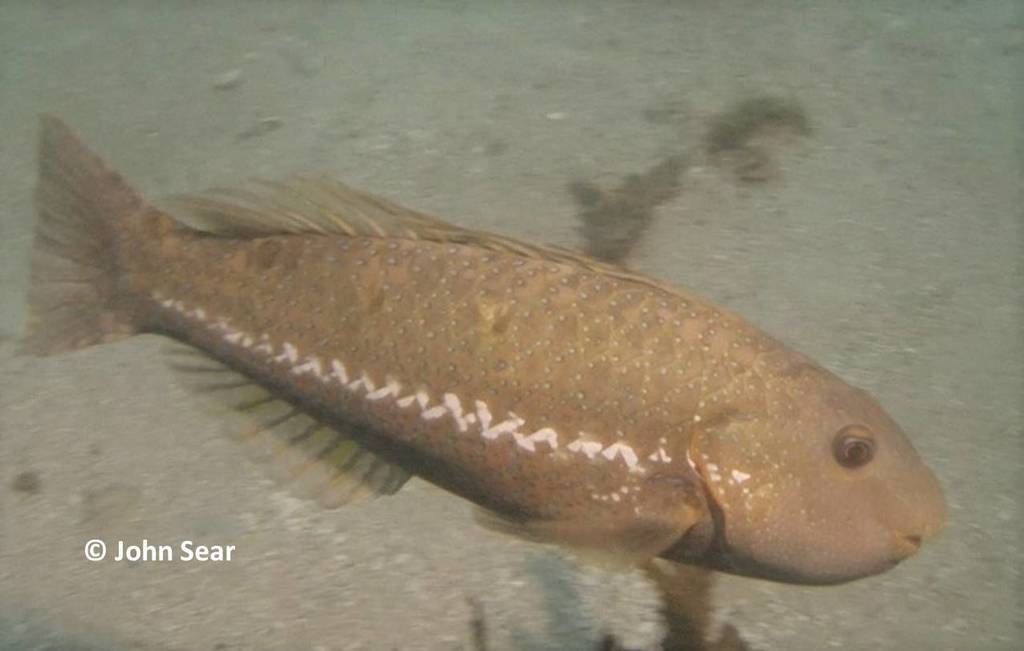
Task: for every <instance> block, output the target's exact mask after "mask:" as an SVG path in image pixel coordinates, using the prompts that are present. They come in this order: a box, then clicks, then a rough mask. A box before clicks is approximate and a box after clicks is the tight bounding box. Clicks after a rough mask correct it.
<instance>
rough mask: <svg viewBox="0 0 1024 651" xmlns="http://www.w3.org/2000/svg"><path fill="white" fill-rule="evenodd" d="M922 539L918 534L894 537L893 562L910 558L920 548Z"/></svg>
mask: <svg viewBox="0 0 1024 651" xmlns="http://www.w3.org/2000/svg"><path fill="white" fill-rule="evenodd" d="M923 541H924V539H923V538H922V537H921V536H918V535H902V536H899V537H897V538H896V556H895V559H894V561H893V564H894V565H895V564H896V563H899V562H900V561H902V560H904V559H906V558H910V557H911V556H913V555H914V554H916V553H917V552H918V551H919V550H920V549H921V543H922V542H923Z"/></svg>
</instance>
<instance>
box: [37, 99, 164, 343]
mask: <svg viewBox="0 0 1024 651" xmlns="http://www.w3.org/2000/svg"><path fill="white" fill-rule="evenodd" d="M41 126H42V129H41V132H40V139H39V180H38V185H37V187H36V194H35V201H36V223H35V238H34V243H33V247H32V270H31V281H30V282H31V284H30V288H29V319H28V328H27V332H26V335H25V337H24V339H23V342H22V344H23V347H24V349H25V350H26V351H27V352H30V353H33V354H36V355H52V354H55V353H59V352H64V351H69V350H76V349H79V348H84V347H86V346H91V345H93V344H98V343H104V342H108V341H113V340H116V339H121V338H123V337H126V336H129V335H131V334H133V333H135V332H137V331H138V327H137V326H136V323H137V320H136V319H134V318H133V315H132V310H131V306H130V301H128V300H126V296H125V291H124V289H123V287H124V285H125V282H124V281H125V269H124V264H123V259H124V258H125V257H126V256H125V255H124V254H125V252H126V251H127V250H128V247H130V246H131V244H132V240H133V239H134V237H137V235H136V234H137V233H138V231H139V228H138V227H139V226H140V224H141V223H142V222H144V221H146V220H149V221H150V222H152V221H153V220H154V219H165V220H166V219H169V218H168V217H166V216H163V215H161V214H160V213H158V212H157V211H156V210H155V209H152V208H150V207H149V206H148V204H147V203H146V202H145V201H144V200H143V199H142V197H141V196H139V195H138V194H137V193H136V192H135V191H134V190H133V189H132V188H131V187H129V185H128V184H127V183H126V182H125V180H124V179H123V178H122V177H121V176H120V175H119V174H117V173H116V172H114V171H113V170H111V169H110V168H109V167H108V166H107V165H106V164H105V163H104V162H103V161H102V160H101V159H100V158H99V157H98V156H96V155H95V154H93V153H92V152H91V151H89V149H88V148H87V147H86V146H85V145H84V144H83V143H82V142H81V141H80V140H79V139H78V138H77V137H76V136H75V134H74V133H72V131H71V130H70V129H69V128H68V127H67V125H65V124H64V123H63V122H62V121H61V120H59V119H58V118H55V117H51V116H43V117H42V125H41Z"/></svg>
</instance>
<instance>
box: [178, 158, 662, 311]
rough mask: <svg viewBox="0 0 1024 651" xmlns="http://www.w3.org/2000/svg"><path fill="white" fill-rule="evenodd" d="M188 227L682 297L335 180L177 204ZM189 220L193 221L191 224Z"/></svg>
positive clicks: (608, 267) (215, 192) (262, 185)
mask: <svg viewBox="0 0 1024 651" xmlns="http://www.w3.org/2000/svg"><path fill="white" fill-rule="evenodd" d="M171 201H172V203H173V207H177V208H180V211H175V212H179V213H180V212H184V213H185V215H184V216H185V217H186V219H185V221H186V222H188V223H189V224H190V225H192V226H194V227H196V228H198V229H199V230H202V231H204V232H207V233H211V234H214V235H221V236H225V237H243V238H244V237H264V236H269V235H280V234H299V233H319V234H325V235H326V234H332V235H347V236H349V237H382V238H388V237H390V238H402V239H413V240H425V241H430V242H440V243H446V244H447V243H451V244H466V245H471V246H476V247H480V248H483V249H488V250H492V251H502V252H506V253H513V254H515V255H521V256H523V257H528V258H534V259H539V260H550V261H552V262H559V263H566V264H571V265H573V266H577V267H581V268H584V269H587V270H590V271H597V272H600V273H604V274H608V275H611V276H615V277H618V278H622V279H625V280H630V281H634V282H640V283H643V284H645V285H649V286H654V287H658V288H661V289H663V290H666V291H672V292H675V291H676V290H674V289H672V288H670V287H668V286H666V285H662V284H660V283H658V282H656V281H654V280H653V279H651V278H648V277H646V276H642V275H639V274H634V273H631V272H629V271H627V270H626V269H623V268H622V267H619V266H616V265H612V264H607V263H604V262H601V261H599V260H595V259H593V258H590V257H588V256H586V255H583V254H580V253H577V252H575V251H570V250H568V249H564V248H561V247H558V246H551V245H538V244H530V243H527V242H522V241H520V240H516V239H514V238H511V237H505V236H502V235H496V234H494V233H487V232H484V231H477V230H472V229H468V228H462V227H460V226H456V225H454V224H449V223H448V222H445V221H443V220H441V219H439V218H437V217H433V216H431V215H427V214H425V213H421V212H418V211H415V210H412V209H409V208H406V207H404V206H401V205H399V204H397V203H394V202H392V201H388V200H387V199H384V198H382V197H378V196H376V195H373V194H369V193H367V192H362V191H360V190H356V189H354V188H350V187H349V186H347V185H345V184H344V183H341V182H339V181H336V180H333V179H329V178H322V177H317V178H312V177H293V178H291V179H288V180H285V181H255V182H253V183H252V184H251V185H250V186H249V187H248V188H244V189H226V188H215V189H212V190H208V191H206V192H204V193H201V194H198V195H182V196H178V197H173V198H172V199H171ZM188 217H191V218H190V219H189V218H188Z"/></svg>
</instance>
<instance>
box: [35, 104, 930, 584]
mask: <svg viewBox="0 0 1024 651" xmlns="http://www.w3.org/2000/svg"><path fill="white" fill-rule="evenodd" d="M35 205H36V217H35V223H34V229H35V230H34V241H33V250H32V259H31V272H30V285H29V289H28V306H29V307H28V314H29V316H28V319H27V327H26V332H25V334H24V337H23V346H24V349H25V350H26V351H27V352H28V353H31V354H34V355H40V356H45V355H54V354H58V353H66V352H71V351H75V350H78V349H82V348H85V347H87V346H92V345H97V344H105V343H108V342H115V341H119V340H122V339H124V338H126V337H130V336H134V335H138V334H143V333H151V334H158V335H162V336H164V337H165V338H167V339H168V340H170V341H172V342H174V343H175V344H176V349H175V350H173V351H172V352H171V353H170V354H169V360H170V363H171V364H172V366H174V367H175V368H176V369H177V370H178V371H179V373H180V375H181V376H182V377H188V378H191V379H190V380H189V382H190V383H191V385H190V386H193V388H195V390H196V393H197V394H198V395H200V396H202V397H204V398H209V399H210V400H211V401H213V402H214V403H217V404H221V405H223V406H224V408H225V409H226V410H227V411H229V412H231V413H232V414H235V415H237V416H239V417H240V418H242V419H243V421H244V423H243V424H244V426H242V427H240V431H238V432H237V433H236V437H237V438H238V439H239V440H240V442H242V443H243V444H244V445H245V447H246V448H247V449H251V450H255V451H256V457H257V458H259V459H261V460H263V461H265V462H266V463H267V464H268V466H269V467H271V468H273V469H274V470H273V472H274V473H275V474H276V475H277V476H278V477H279V478H280V479H281V480H282V481H283V482H284V483H285V484H286V485H288V486H289V487H290V488H291V489H292V490H294V491H296V492H297V493H299V494H302V495H304V496H307V497H309V498H310V499H315V500H317V501H318V502H319V503H320V504H322V505H323V506H325V507H328V508H333V507H338V506H342V505H344V504H348V503H351V502H353V501H357V500H360V499H369V498H372V497H376V496H378V495H390V494H393V493H395V492H396V491H398V490H400V488H401V487H402V486H403V485H404V484H405V483H406V482H407V481H408V480H409V478H410V477H413V476H416V477H419V478H421V479H423V480H426V481H427V482H430V483H432V484H434V485H436V486H438V487H440V488H442V489H444V490H446V491H448V492H450V493H453V494H454V495H456V496H458V497H461V498H463V499H465V500H468V501H470V502H472V503H473V504H475V505H476V507H477V509H478V514H479V517H478V520H479V522H480V523H481V524H483V525H485V526H487V527H490V528H492V529H495V530H498V531H502V532H505V533H508V534H511V535H515V536H518V537H520V538H523V539H526V540H530V541H535V542H538V543H542V544H553V545H560V546H562V547H566V548H569V549H572V550H576V551H579V552H580V553H582V554H593V555H595V556H596V557H599V558H603V559H614V560H615V562H625V563H630V564H632V563H643V562H647V561H649V560H651V559H654V558H661V559H664V560H666V561H669V562H675V563H683V564H689V565H695V566H701V567H705V568H710V569H713V570H719V571H723V572H728V573H733V574H739V575H744V576H749V577H754V578H761V579H767V580H772V581H780V582H787V583H797V584H814V585H825V584H836V583H842V582H846V581H852V580H854V579H858V578H861V577H866V576H870V575H874V574H878V573H880V572H883V571H885V570H888V569H889V568H891V567H893V566H895V565H896V564H898V563H899V562H900V561H902V560H904V559H906V558H908V557H910V556H912V555H913V554H914V553H915V552H917V551H918V549H919V548H920V547H921V546H922V544H923V543H924V542H926V541H929V540H931V539H933V538H934V537H935V536H936V535H938V533H939V532H940V531H941V529H942V527H943V523H944V520H945V501H944V496H943V492H942V489H941V486H940V484H939V482H938V480H937V479H936V477H935V475H934V474H933V473H932V471H931V470H930V469H929V467H928V466H927V465H926V464H925V463H924V461H923V460H922V459H921V457H920V456H919V454H918V453H917V452H916V451H915V449H914V447H913V445H912V444H911V442H910V441H909V439H908V438H907V436H906V434H905V433H904V432H903V430H902V429H901V428H900V427H899V425H898V424H897V423H896V422H895V421H894V420H893V419H892V418H891V417H890V416H889V415H888V414H887V413H886V412H885V411H884V409H883V408H882V407H881V406H880V405H879V403H878V402H877V401H876V400H875V398H873V397H872V396H871V395H869V394H868V393H867V392H865V391H863V390H861V389H857V388H855V387H853V386H851V385H849V384H847V383H846V382H844V381H843V380H842V379H840V378H839V377H838V376H836V375H835V374H833V373H832V372H830V371H829V370H827V369H825V368H824V367H822V366H821V365H819V364H817V363H815V362H813V361H812V360H810V359H809V358H808V357H806V356H804V355H803V354H801V353H799V352H796V351H795V350H793V349H791V348H790V347H788V346H787V345H785V344H783V343H782V342H781V341H779V340H777V339H775V338H773V337H771V336H769V335H767V334H765V333H764V332H762V331H761V330H759V329H758V328H757V327H755V326H754V325H752V324H751V323H749V322H748V321H746V320H745V319H743V318H742V317H740V316H739V315H737V314H734V313H733V312H732V311H730V310H729V309H727V308H725V307H722V306H719V305H716V304H715V303H713V302H712V301H710V300H708V299H706V298H703V297H701V296H699V295H698V294H696V293H694V292H692V291H690V290H687V289H683V288H680V287H675V286H671V285H669V284H667V283H664V282H661V281H659V280H656V279H653V278H650V277H648V276H645V275H642V274H639V273H636V272H633V271H630V270H627V269H625V268H623V267H620V266H616V265H613V264H607V263H604V262H600V261H598V260H595V259H592V258H589V257H587V256H585V255H582V254H579V253H576V252H574V251H571V250H568V249H562V248H558V247H554V246H548V245H537V244H531V243H527V242H523V241H520V240H517V239H514V238H511V237H507V236H504V235H500V234H493V233H487V232H481V231H476V230H472V229H468V228H462V227H460V226H457V225H454V224H451V223H448V222H445V221H443V220H441V219H439V218H436V217H433V216H430V215H428V214H425V213H421V212H417V211H414V210H411V209H408V208H404V207H402V206H399V205H398V204H395V203H393V202H391V201H388V200H386V199H384V198H381V197H377V196H374V195H371V194H368V193H365V192H361V191H359V190H355V189H353V188H350V187H348V186H346V185H344V184H342V183H340V182H338V181H334V180H331V179H328V178H319V177H296V178H291V179H287V180H284V181H258V182H253V183H252V184H251V185H249V186H246V187H243V188H240V189H222V190H212V191H208V192H205V193H200V194H196V195H190V196H185V197H179V198H177V200H176V201H175V202H174V206H175V207H174V208H158V207H156V206H155V205H154V204H152V203H150V202H148V201H147V200H145V199H144V198H142V197H141V196H140V195H139V194H138V193H137V192H136V191H135V190H134V189H133V188H132V187H131V186H130V185H129V184H128V182H127V181H126V180H125V179H124V178H123V177H122V176H121V175H120V174H118V173H117V172H116V171H114V170H113V169H112V168H110V167H109V166H108V165H107V164H106V163H105V162H104V161H103V160H102V159H100V158H99V157H98V156H97V155H96V154H94V153H92V151H90V150H89V149H88V148H87V147H86V145H84V144H83V142H82V141H81V140H80V139H79V138H78V136H76V135H75V134H74V133H73V132H72V131H71V130H70V129H69V128H68V127H67V126H66V125H65V124H64V123H63V122H62V121H61V120H60V119H59V118H56V117H52V116H43V117H42V118H41V130H40V137H39V175H38V182H37V187H36V193H35ZM183 353H184V354H183Z"/></svg>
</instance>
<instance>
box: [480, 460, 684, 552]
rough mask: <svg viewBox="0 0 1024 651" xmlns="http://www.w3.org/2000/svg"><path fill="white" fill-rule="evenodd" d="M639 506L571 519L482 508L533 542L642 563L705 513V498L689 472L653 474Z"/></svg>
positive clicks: (493, 525) (491, 522)
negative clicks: (685, 474)
mask: <svg viewBox="0 0 1024 651" xmlns="http://www.w3.org/2000/svg"><path fill="white" fill-rule="evenodd" d="M640 491H641V493H640V495H639V499H638V500H637V502H636V503H635V507H633V506H630V507H625V506H623V507H622V508H618V509H616V508H614V507H613V508H610V509H607V510H606V509H605V508H604V503H600V504H599V503H595V506H594V511H593V513H585V514H580V517H573V518H567V519H549V520H543V519H518V518H515V517H509V516H503V515H499V514H496V513H493V512H491V511H484V510H479V511H477V514H476V515H477V522H478V523H479V524H480V525H481V526H483V527H485V528H487V529H490V530H492V531H496V532H499V533H504V534H507V535H511V536H515V537H517V538H521V539H524V540H529V541H531V542H537V543H543V544H556V545H561V546H563V547H567V548H569V549H571V550H573V551H575V552H577V553H579V554H581V555H582V556H584V557H587V558H588V559H590V560H598V561H602V562H609V561H610V562H612V563H628V564H638V563H642V562H644V561H647V560H650V559H652V558H654V557H656V556H658V555H659V554H661V553H662V552H664V551H665V550H667V549H668V548H669V547H672V546H673V545H674V544H676V543H677V542H678V541H679V540H680V539H681V538H682V537H683V536H684V535H686V532H687V531H689V530H690V528H691V527H693V526H694V525H695V524H697V523H698V522H699V521H700V519H701V517H702V516H703V514H704V508H703V505H704V502H703V499H702V498H701V496H700V494H699V492H698V489H697V488H696V486H695V482H693V481H692V480H690V479H689V478H671V479H669V480H667V481H666V478H665V477H662V476H655V477H653V478H651V479H648V480H647V481H646V482H645V484H644V485H643V488H641V489H640Z"/></svg>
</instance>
